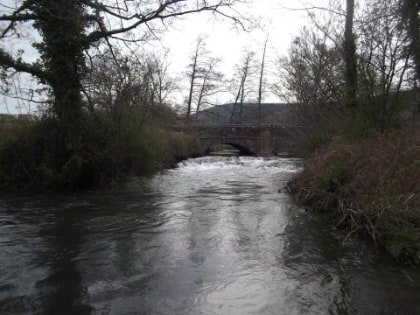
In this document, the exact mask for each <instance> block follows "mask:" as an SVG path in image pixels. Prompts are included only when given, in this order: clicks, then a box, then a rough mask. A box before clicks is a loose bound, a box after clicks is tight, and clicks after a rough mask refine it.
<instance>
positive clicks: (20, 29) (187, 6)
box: [0, 0, 241, 140]
mask: <svg viewBox="0 0 420 315" xmlns="http://www.w3.org/2000/svg"><path fill="white" fill-rule="evenodd" d="M235 2H237V0H197V1H183V0H163V1H158V0H150V1H123V0H116V1H112V2H111V1H105V0H103V1H92V0H56V1H45V0H31V1H26V0H18V1H15V2H14V4H12V3H11V2H10V1H6V0H4V1H2V2H1V3H0V5H1V7H2V9H3V10H4V11H3V13H2V14H0V40H1V41H2V42H5V41H7V40H14V39H18V38H20V39H21V38H24V34H25V27H28V26H29V27H33V28H34V31H37V32H38V34H39V38H40V40H39V41H35V42H30V43H29V44H33V45H34V47H36V49H37V50H38V52H39V55H40V58H39V60H38V61H35V62H33V61H30V60H24V58H22V56H21V55H20V54H19V53H18V52H17V51H13V50H8V49H7V48H6V46H5V45H3V46H2V47H1V48H0V65H1V67H2V69H3V73H10V72H26V73H29V74H31V75H32V76H34V77H35V78H37V79H38V80H39V81H40V82H41V83H45V84H46V85H48V86H49V87H50V96H51V99H52V102H51V104H52V107H51V112H52V113H53V115H54V116H55V117H56V118H57V119H58V120H59V121H60V122H61V125H62V126H63V130H66V131H65V133H67V134H68V135H69V137H70V135H71V134H74V135H75V137H73V136H71V137H70V138H73V140H75V139H77V138H78V136H77V134H78V133H79V130H80V124H81V116H82V107H83V101H82V96H81V91H82V81H83V79H84V75H85V73H86V72H85V69H86V52H87V51H88V50H89V49H90V48H92V47H96V46H98V45H100V44H101V43H104V42H108V43H110V42H111V41H120V40H124V41H130V42H135V41H142V40H147V39H149V38H150V37H151V36H156V35H157V34H158V32H159V31H160V30H161V29H163V28H165V27H166V26H167V23H170V22H171V21H173V20H174V19H175V18H177V17H180V16H183V15H186V14H191V13H198V12H210V13H214V14H217V15H220V16H222V17H225V18H229V19H231V20H232V21H234V22H235V23H239V24H241V20H240V16H238V14H237V12H236V11H234V10H233V5H234V4H235ZM35 38H38V37H37V36H35Z"/></svg>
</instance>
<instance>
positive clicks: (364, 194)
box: [289, 132, 420, 263]
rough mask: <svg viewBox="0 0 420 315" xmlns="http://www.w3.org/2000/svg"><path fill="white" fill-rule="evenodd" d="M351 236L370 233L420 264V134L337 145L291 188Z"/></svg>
mask: <svg viewBox="0 0 420 315" xmlns="http://www.w3.org/2000/svg"><path fill="white" fill-rule="evenodd" d="M289 190H290V191H291V192H292V193H293V194H295V195H296V196H297V198H298V199H300V200H302V201H303V202H305V203H308V204H310V205H312V207H313V208H314V209H315V210H320V211H331V212H332V213H333V214H334V216H335V217H337V225H338V226H340V227H344V228H346V229H348V231H349V235H352V234H355V233H356V232H357V233H362V234H365V235H369V236H370V237H371V238H372V240H373V241H374V242H375V243H376V244H377V245H380V246H383V247H385V248H386V249H387V250H388V251H389V252H390V253H391V254H392V255H393V256H395V257H396V258H398V259H400V260H404V261H412V262H415V263H419V262H420V134H419V132H416V133H400V134H398V135H393V136H389V137H386V136H383V135H381V136H377V137H375V138H371V139H368V140H363V141H359V142H357V143H343V142H341V143H332V144H331V145H329V146H328V147H326V148H323V149H321V150H318V151H317V152H315V153H314V155H313V156H312V157H311V158H310V159H309V160H308V162H307V163H306V166H305V169H304V170H303V172H302V173H300V174H299V175H298V176H297V177H296V178H294V180H293V181H292V182H291V183H290V184H289Z"/></svg>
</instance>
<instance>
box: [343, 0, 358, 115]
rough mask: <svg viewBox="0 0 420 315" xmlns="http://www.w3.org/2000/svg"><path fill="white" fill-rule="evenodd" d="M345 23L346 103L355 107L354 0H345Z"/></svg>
mask: <svg viewBox="0 0 420 315" xmlns="http://www.w3.org/2000/svg"><path fill="white" fill-rule="evenodd" d="M346 4H347V12H346V24H345V30H344V62H345V66H346V69H345V80H346V105H347V107H349V108H352V109H354V108H356V107H357V59H356V42H355V38H354V33H353V19H354V0H346Z"/></svg>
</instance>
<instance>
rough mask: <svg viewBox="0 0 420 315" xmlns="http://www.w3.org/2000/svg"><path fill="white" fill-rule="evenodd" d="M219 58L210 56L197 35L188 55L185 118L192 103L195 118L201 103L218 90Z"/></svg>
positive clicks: (191, 110)
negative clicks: (192, 49)
mask: <svg viewBox="0 0 420 315" xmlns="http://www.w3.org/2000/svg"><path fill="white" fill-rule="evenodd" d="M219 62H220V59H219V58H215V57H212V56H211V52H210V51H209V50H208V49H207V47H206V42H205V40H204V38H203V37H202V36H199V37H198V38H197V40H196V43H195V48H194V51H193V53H192V54H191V56H190V64H189V65H188V71H187V76H188V81H189V87H188V97H187V112H186V119H187V120H190V119H191V113H192V112H193V105H194V106H195V112H196V119H197V118H198V112H199V110H200V108H202V105H205V104H207V103H208V98H209V97H210V96H212V95H214V94H215V93H217V92H218V87H219V82H220V81H221V79H222V74H221V73H220V72H219V71H217V65H218V63H219Z"/></svg>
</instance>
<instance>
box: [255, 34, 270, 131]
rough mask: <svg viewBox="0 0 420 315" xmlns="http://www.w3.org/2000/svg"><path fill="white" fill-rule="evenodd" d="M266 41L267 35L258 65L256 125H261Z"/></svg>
mask: <svg viewBox="0 0 420 315" xmlns="http://www.w3.org/2000/svg"><path fill="white" fill-rule="evenodd" d="M267 43H268V35H267V38H266V40H265V43H264V49H263V53H262V58H261V66H260V78H259V84H258V99H257V102H258V125H261V102H262V94H263V81H264V67H265V54H266V52H267Z"/></svg>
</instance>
